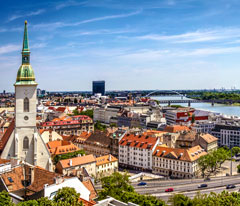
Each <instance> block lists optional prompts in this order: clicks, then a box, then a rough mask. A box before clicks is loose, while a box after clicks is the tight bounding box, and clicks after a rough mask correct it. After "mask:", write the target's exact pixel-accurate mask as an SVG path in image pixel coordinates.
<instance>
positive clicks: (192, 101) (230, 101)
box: [157, 99, 240, 107]
mask: <svg viewBox="0 0 240 206" xmlns="http://www.w3.org/2000/svg"><path fill="white" fill-rule="evenodd" d="M157 101H158V102H159V104H168V105H169V106H170V105H171V104H178V103H179V104H180V103H187V104H188V106H189V107H190V106H191V103H211V104H212V106H214V104H233V103H240V100H231V99H224V100H197V99H174V100H157Z"/></svg>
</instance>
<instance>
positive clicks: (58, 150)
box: [46, 140, 80, 155]
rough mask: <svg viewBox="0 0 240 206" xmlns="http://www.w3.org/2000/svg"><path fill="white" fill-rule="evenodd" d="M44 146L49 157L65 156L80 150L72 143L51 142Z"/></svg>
mask: <svg viewBox="0 0 240 206" xmlns="http://www.w3.org/2000/svg"><path fill="white" fill-rule="evenodd" d="M46 145H47V148H48V150H49V152H50V154H51V155H59V154H66V153H69V152H75V151H78V150H80V148H78V147H77V146H76V145H74V144H73V143H72V142H69V141H63V140H55V141H51V142H48V143H47V144H46Z"/></svg>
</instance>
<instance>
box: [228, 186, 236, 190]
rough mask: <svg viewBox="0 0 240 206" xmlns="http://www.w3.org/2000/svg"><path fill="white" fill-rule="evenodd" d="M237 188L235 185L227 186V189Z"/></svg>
mask: <svg viewBox="0 0 240 206" xmlns="http://www.w3.org/2000/svg"><path fill="white" fill-rule="evenodd" d="M235 187H236V186H235V185H227V186H226V189H233V188H235Z"/></svg>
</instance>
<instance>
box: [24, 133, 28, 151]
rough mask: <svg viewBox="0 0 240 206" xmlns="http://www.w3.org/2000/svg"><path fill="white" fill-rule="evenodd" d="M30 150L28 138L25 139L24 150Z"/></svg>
mask: <svg viewBox="0 0 240 206" xmlns="http://www.w3.org/2000/svg"><path fill="white" fill-rule="evenodd" d="M28 148H29V140H28V137H27V136H26V137H24V139H23V149H28Z"/></svg>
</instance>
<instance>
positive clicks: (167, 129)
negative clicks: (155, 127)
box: [164, 125, 190, 133]
mask: <svg viewBox="0 0 240 206" xmlns="http://www.w3.org/2000/svg"><path fill="white" fill-rule="evenodd" d="M181 131H190V129H189V127H187V126H183V125H167V126H166V127H165V129H164V132H169V133H176V132H181Z"/></svg>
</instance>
